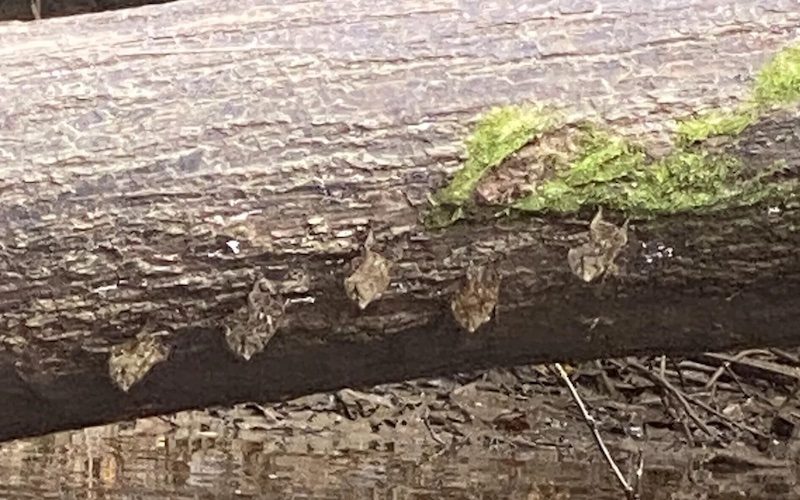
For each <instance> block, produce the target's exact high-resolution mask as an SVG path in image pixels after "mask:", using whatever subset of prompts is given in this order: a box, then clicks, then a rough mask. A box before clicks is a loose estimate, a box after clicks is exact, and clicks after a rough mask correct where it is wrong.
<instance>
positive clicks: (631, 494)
mask: <svg viewBox="0 0 800 500" xmlns="http://www.w3.org/2000/svg"><path fill="white" fill-rule="evenodd" d="M553 369H554V371H555V372H556V373H557V374H558V376H559V377H561V380H562V381H563V382H564V383H565V384H566V386H567V389H569V393H570V395H571V396H572V399H573V400H574V401H575V403H576V404H577V405H578V408H579V409H580V411H581V416H583V421H584V422H586V425H587V426H589V430H590V431H592V436H593V437H594V441H595V443H597V447H598V448H600V453H602V454H603V458H605V460H606V463H608V466H609V467H610V468H611V471H612V472H613V473H614V475H615V476H616V478H617V481H618V482H619V484H620V486H621V487H622V489H623V490H624V491H625V496H626V497H627V498H629V499H636V498H638V497H637V495H636V492H635V491H634V489H633V488H632V487H631V485H630V484H629V483H628V481H627V480H626V479H625V476H623V475H622V471H620V470H619V467H618V466H617V463H616V462H615V461H614V457H612V456H611V453H610V452H609V451H608V448H607V447H606V444H605V443H604V442H603V438H602V437H601V436H600V431H599V430H598V429H597V421H596V420H595V419H594V417H592V416H591V415H590V414H589V411H588V410H587V409H586V405H584V404H583V399H581V396H580V394H578V390H577V389H576V388H575V385H574V384H573V383H572V380H571V379H570V378H569V375H567V372H566V371H565V370H564V367H563V366H561V363H554V364H553Z"/></svg>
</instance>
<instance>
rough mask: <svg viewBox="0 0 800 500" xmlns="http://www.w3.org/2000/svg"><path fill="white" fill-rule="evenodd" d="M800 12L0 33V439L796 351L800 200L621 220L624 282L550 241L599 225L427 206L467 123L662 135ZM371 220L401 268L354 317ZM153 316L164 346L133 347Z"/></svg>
mask: <svg viewBox="0 0 800 500" xmlns="http://www.w3.org/2000/svg"><path fill="white" fill-rule="evenodd" d="M798 7H800V3H798V2H797V1H781V0H768V1H763V0H758V1H756V0H749V1H736V2H734V1H724V0H713V1H708V0H704V1H694V2H693V1H679V0H676V1H662V2H655V3H653V2H644V1H641V2H630V1H627V0H625V1H621V0H619V1H615V0H602V1H591V2H584V1H551V2H535V3H530V2H510V1H500V0H497V1H493V2H486V1H481V2H471V1H445V0H426V1H425V2H414V1H406V2H389V1H387V2H360V1H353V2H323V1H311V2H308V1H303V2H300V1H297V2H293V1H292V2H280V3H275V4H273V3H271V2H270V3H267V2H256V1H253V0H236V1H233V0H223V1H213V2H212V1H185V2H176V3H170V4H165V5H159V6H148V7H143V8H140V9H133V10H126V11H117V12H108V13H103V14H96V15H92V16H78V17H72V18H60V19H52V20H46V21H43V22H37V23H30V24H21V23H12V24H5V25H0V67H2V71H0V102H2V107H0V228H2V233H1V234H0V273H2V280H1V281H0V438H11V437H15V436H23V435H30V434H36V433H43V432H47V431H51V430H55V429H60V428H67V427H74V426H81V425H87V424H93V423H100V422H107V421H110V420H115V419H122V418H129V417H133V416H138V415H145V414H154V413H158V412H167V411H172V410H177V409H181V408H189V407H198V406H205V405H211V404H217V403H231V402H235V401H242V400H248V399H262V400H275V399H279V398H285V397H289V396H292V395H298V394H302V393H307V392H311V391H319V390H327V389H334V388H337V387H342V386H346V385H357V384H370V383H377V382H381V381H390V380H396V379H401V378H408V377H414V376H422V375H427V374H433V373H440V372H445V371H452V370H467V369H473V368H478V367H486V366H490V365H494V364H515V363H527V362H538V361H547V360H554V359H563V358H569V359H587V358H592V357H600V356H621V355H627V354H634V353H643V352H648V353H656V352H668V353H681V352H690V351H703V350H710V349H722V348H732V347H736V346H744V345H752V344H765V343H769V344H775V345H780V344H789V343H796V340H795V337H796V336H797V333H796V328H795V326H794V325H796V324H797V320H798V319H800V308H798V304H797V300H796V297H797V294H798V292H800V265H798V264H800V263H799V262H798V259H797V257H796V254H795V249H796V248H797V243H798V237H797V235H796V231H795V228H796V226H797V224H798V223H800V214H799V213H798V212H797V211H796V209H794V208H791V207H788V208H786V209H785V210H782V211H781V212H780V213H779V214H768V213H767V211H766V210H765V207H759V208H753V209H742V210H737V211H730V212H727V213H724V214H718V215H715V216H706V217H689V216H676V217H671V218H663V219H659V220H654V221H649V222H643V221H633V222H632V223H631V227H630V230H629V243H628V245H627V246H626V247H625V249H623V251H622V252H621V254H620V258H619V265H620V272H619V274H618V275H617V276H614V277H609V278H608V279H606V280H603V281H601V282H593V283H589V284H586V283H583V282H582V281H580V280H578V279H577V278H576V277H575V276H574V275H573V274H572V273H571V272H570V269H569V266H568V265H567V258H566V255H567V251H568V249H569V248H570V247H571V246H574V245H575V236H576V235H579V234H582V233H585V231H586V225H587V223H588V220H589V218H590V217H591V215H592V214H581V215H580V216H576V217H575V218H572V219H566V218H559V219H555V218H548V219H545V218H534V217H525V218H519V219H513V220H512V219H508V220H505V219H500V220H497V221H489V222H483V223H482V222H473V223H464V224H457V225H454V226H452V227H450V228H448V229H446V230H441V231H428V230H426V229H424V228H423V227H422V226H421V225H420V223H419V222H418V220H419V215H420V212H421V210H423V209H424V208H425V205H426V203H427V202H426V199H427V196H428V195H429V194H430V193H431V191H432V190H433V189H435V188H436V187H437V186H439V185H441V184H442V183H443V182H444V181H445V179H446V178H447V176H448V175H449V174H451V173H452V172H453V171H454V170H455V169H456V168H458V166H459V165H460V162H461V155H462V146H461V144H462V142H461V141H462V140H463V138H464V136H465V134H466V133H467V131H468V126H469V124H470V120H471V118H472V117H474V116H475V115H476V113H478V112H480V111H483V110H485V109H486V108H487V107H489V106H491V105H494V104H499V103H507V102H519V101H524V100H534V101H547V102H557V103H558V102H560V103H569V104H571V105H573V107H574V109H575V112H576V113H578V114H582V115H586V116H595V117H598V118H599V119H602V120H603V121H605V122H608V123H609V124H611V125H612V126H614V127H617V128H618V129H619V130H621V131H622V132H623V133H625V134H631V135H636V136H637V137H640V138H644V139H646V140H647V141H648V142H649V144H650V146H651V147H653V148H655V149H657V148H658V147H661V146H663V145H664V143H665V140H664V137H665V134H666V132H667V130H668V127H669V126H670V125H671V124H672V122H671V121H670V120H671V119H672V118H674V117H676V116H681V115H686V114H689V113H691V112H692V111H696V110H698V109H701V108H703V107H707V106H719V105H727V104H732V103H735V102H736V101H737V100H738V99H740V98H741V96H742V95H743V94H744V92H746V91H747V81H748V80H749V78H750V77H751V76H752V74H753V69H754V68H757V67H758V66H760V65H761V64H762V63H763V62H765V61H766V60H767V58H768V57H770V55H772V54H773V53H775V52H776V51H777V50H779V49H780V48H782V47H784V46H785V45H786V44H787V43H788V42H789V41H790V40H792V39H793V38H794V37H796V33H797V31H798V29H800V8H798ZM798 123H800V118H798V114H797V113H796V112H784V113H777V114H773V115H770V116H768V117H766V118H764V119H762V120H761V121H760V122H759V123H758V124H756V125H755V126H753V127H751V128H750V129H748V131H747V132H746V133H745V134H744V135H743V136H742V138H741V140H740V141H739V142H738V143H737V146H736V148H737V152H738V154H740V155H741V156H743V157H745V156H746V157H750V158H752V160H753V161H752V162H751V163H752V164H753V165H760V164H766V163H767V161H768V160H771V159H774V158H776V157H777V158H781V159H784V160H786V161H787V163H788V165H789V167H793V166H796V165H797V164H798V156H797V155H798V151H800V138H798V132H797V128H798ZM790 170H791V169H790ZM370 231H372V233H373V235H374V243H373V244H372V246H371V250H372V251H374V252H376V253H377V254H379V255H381V256H383V257H385V258H387V259H389V260H390V261H391V262H392V264H391V267H390V275H391V284H390V286H389V288H388V290H387V291H386V292H385V293H384V294H383V295H382V297H380V298H379V299H377V300H373V301H372V302H371V303H370V304H368V305H367V306H366V308H365V309H363V310H361V309H360V308H359V307H358V306H357V305H356V303H355V302H354V301H353V300H351V298H349V297H348V294H347V293H346V292H345V286H344V280H345V278H346V277H348V276H349V275H350V274H351V273H352V272H353V269H354V266H355V265H356V264H358V258H359V256H361V255H362V252H363V243H364V242H365V240H366V239H367V235H368V233H369V232H370ZM659 245H663V249H662V250H664V251H661V252H659V250H658V248H659ZM666 248H670V249H671V251H668V252H667V251H665V249H666ZM354 259H356V261H355V262H353V260H354ZM471 261H474V262H477V263H483V262H488V261H492V262H494V263H495V267H496V271H497V273H498V275H499V277H500V278H501V280H502V281H501V284H500V287H499V302H498V306H497V310H496V312H495V314H494V317H493V318H492V320H491V321H490V322H489V323H487V324H485V325H483V326H481V327H479V328H478V329H477V331H476V332H475V333H467V332H466V331H465V329H464V327H463V326H462V324H460V323H459V322H458V321H456V320H455V319H454V318H453V314H452V312H451V305H450V303H451V298H452V297H453V295H454V293H456V290H458V287H459V286H460V283H461V282H462V280H463V278H464V276H465V274H466V273H467V267H468V264H469V263H470V262H471ZM262 278H266V279H267V280H268V282H267V283H268V284H269V286H266V285H264V282H263V280H262ZM270 286H271V287H274V288H275V290H273V292H274V293H273V292H270V291H269V287H270ZM362 291H363V290H362ZM264 297H267V299H264ZM270 297H271V298H270ZM276 297H277V299H276ZM278 302H280V304H278ZM267 317H269V318H270V321H271V320H272V319H275V323H274V325H273V323H272V322H270V323H269V325H268V326H264V325H265V324H266V323H264V321H260V320H264V318H267ZM243 325H244V326H248V327H249V326H253V328H255V329H256V330H257V333H258V335H257V338H256V339H255V340H253V339H250V340H252V341H253V342H256V343H260V344H259V345H263V344H264V343H266V348H265V349H264V351H263V352H260V353H259V352H257V351H258V350H257V349H255V350H254V351H253V354H252V357H251V358H250V359H249V360H247V361H246V360H245V359H243V358H241V357H239V356H237V355H235V354H234V353H233V352H232V351H231V350H230V349H229V348H228V345H227V343H226V334H227V335H228V336H231V335H233V336H235V335H238V333H237V332H241V331H243V330H244V328H243ZM273 326H275V328H273ZM140 334H155V336H154V337H150V338H148V340H143V341H142V342H140V343H139V344H126V342H129V341H131V339H134V338H136V336H137V335H140ZM272 335H274V338H273V337H272ZM153 339H155V340H153ZM153 342H155V343H156V344H157V347H155V348H153V349H150V350H149V351H147V352H145V353H144V354H142V353H141V352H139V351H137V349H140V348H141V349H144V348H143V347H141V346H143V345H144V346H145V347H147V346H150V345H151V343H153ZM252 345H254V344H251V348H252ZM126 353H128V354H129V355H130V356H132V357H136V356H138V358H137V359H149V360H154V361H158V360H162V359H163V361H161V362H160V363H158V364H156V365H155V366H154V367H153V368H152V370H150V371H149V372H148V373H146V374H144V377H143V378H141V375H142V373H138V372H137V368H136V367H134V368H130V367H126V366H122V365H119V364H118V363H117V362H116V361H111V362H110V361H109V360H110V359H111V360H119V359H128V358H126ZM143 363H144V364H145V365H146V367H149V364H147V363H146V362H143ZM109 364H111V368H109ZM126 370H127V372H126ZM123 372H124V373H123ZM131 372H133V375H131ZM110 373H117V374H118V375H119V374H120V373H122V375H119V377H118V379H117V383H116V384H115V383H114V381H113V380H112V378H111V376H110ZM126 377H127V378H126ZM140 378H141V380H139V379H140ZM120 380H123V381H124V380H127V381H128V382H130V381H132V383H131V384H128V383H127V382H120ZM120 386H123V387H127V386H129V391H127V392H126V391H124V390H122V389H121V388H120Z"/></svg>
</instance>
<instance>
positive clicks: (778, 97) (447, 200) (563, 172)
mask: <svg viewBox="0 0 800 500" xmlns="http://www.w3.org/2000/svg"><path fill="white" fill-rule="evenodd" d="M796 101H800V45H798V46H794V47H789V48H787V49H785V50H783V51H781V52H780V53H778V54H777V55H776V56H775V57H774V58H773V59H772V60H771V61H770V62H769V63H767V64H766V65H765V66H764V67H763V68H762V69H761V71H760V72H759V73H758V75H757V76H756V79H755V84H754V87H753V90H752V95H751V96H750V97H749V98H747V99H746V100H745V104H743V105H742V106H739V107H738V108H735V109H731V110H711V111H708V112H706V113H703V114H700V115H699V116H696V117H693V118H690V119H686V120H684V121H681V122H679V124H678V127H677V130H676V141H675V142H676V144H677V147H676V149H675V150H674V151H673V152H672V153H671V154H670V155H668V156H666V157H665V158H662V159H659V160H652V159H650V160H648V158H647V156H646V155H645V153H644V152H643V150H642V148H640V147H638V146H636V145H634V144H631V143H630V142H629V141H627V140H626V139H624V138H622V137H619V136H616V135H614V134H611V133H609V132H606V131H603V130H600V129H599V128H597V127H596V126H592V125H588V126H587V125H584V126H581V127H578V128H575V127H571V126H567V125H564V124H563V123H561V122H560V121H559V119H558V117H557V116H555V114H554V113H551V112H546V111H544V110H543V109H541V108H536V107H533V106H505V107H500V108H494V109H492V110H491V111H489V112H488V113H486V114H485V115H484V116H483V117H482V118H481V119H480V120H479V122H478V124H477V126H476V128H475V131H474V133H473V134H472V135H471V136H470V137H469V139H468V140H467V141H466V142H467V143H466V146H467V160H466V162H465V165H464V167H463V168H462V169H461V170H460V171H459V172H458V173H457V174H456V175H455V177H454V178H453V180H452V182H451V183H450V184H449V185H448V186H447V187H445V188H444V189H443V190H442V191H441V192H439V193H438V194H437V195H436V196H435V197H434V199H433V205H434V210H432V211H431V214H432V215H431V216H432V217H433V219H432V220H434V221H435V223H436V224H437V225H439V226H441V225H448V224H450V223H452V222H454V221H455V220H457V219H458V218H460V217H462V216H463V211H462V210H461V207H462V206H464V205H465V204H467V203H468V202H469V201H470V199H471V197H472V194H473V192H474V191H475V189H476V188H477V187H478V185H479V182H480V181H481V179H482V178H483V176H484V174H486V172H487V171H489V170H491V169H492V168H495V167H497V166H498V165H500V164H501V163H502V162H503V161H504V160H505V159H506V158H508V157H509V156H510V155H512V154H513V153H514V152H516V151H518V150H519V149H520V148H522V147H523V146H525V145H526V144H529V143H530V144H531V145H532V146H534V148H533V150H532V152H531V151H526V158H527V159H528V161H530V162H532V163H531V165H532V166H537V168H535V169H532V170H531V174H535V176H538V178H537V179H536V182H535V187H533V191H532V193H531V194H530V195H528V196H525V197H524V198H522V199H519V200H517V201H516V202H514V203H513V204H512V205H511V207H512V208H513V209H516V210H520V211H529V212H574V211H577V210H579V209H580V208H582V207H585V206H605V207H607V208H610V209H617V210H621V211H624V212H626V213H628V214H639V215H647V214H665V213H677V212H686V211H693V212H698V211H712V210H718V209H723V208H732V207H737V206H749V205H752V204H754V203H758V202H761V201H764V200H766V199H767V198H770V197H772V196H786V195H787V193H797V190H798V183H797V181H788V182H775V181H774V180H772V181H771V180H770V179H769V178H768V177H769V176H771V175H772V174H773V173H774V172H773V171H768V172H764V173H762V174H760V175H759V176H757V177H748V176H747V175H745V173H744V171H743V166H742V164H741V162H740V160H738V159H737V158H735V157H733V156H731V155H726V154H720V153H714V152H711V151H708V150H707V149H705V148H707V146H706V145H705V144H704V141H706V140H707V139H708V138H710V137H714V136H730V137H734V136H737V135H738V134H740V133H741V132H742V131H743V130H745V129H746V128H747V127H748V126H750V125H751V124H753V123H755V122H756V121H757V120H758V119H759V118H760V117H761V115H762V114H763V113H765V112H767V111H768V110H769V109H771V108H772V107H774V106H776V105H786V104H791V103H793V102H796ZM534 140H538V141H537V142H533V141H534ZM554 145H555V147H554ZM548 148H550V149H548ZM776 168H777V167H776Z"/></svg>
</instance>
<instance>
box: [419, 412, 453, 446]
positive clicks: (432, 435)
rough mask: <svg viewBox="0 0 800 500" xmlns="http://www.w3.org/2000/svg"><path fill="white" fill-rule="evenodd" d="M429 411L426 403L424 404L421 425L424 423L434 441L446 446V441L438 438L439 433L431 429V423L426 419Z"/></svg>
mask: <svg viewBox="0 0 800 500" xmlns="http://www.w3.org/2000/svg"><path fill="white" fill-rule="evenodd" d="M430 412H431V410H430V408H429V407H428V405H425V411H424V412H423V414H422V423H423V425H425V428H426V429H428V432H429V433H430V435H431V437H432V438H433V440H434V441H436V442H437V443H439V444H440V445H442V446H447V443H446V442H445V441H444V439H442V438H440V437H439V435H438V434H436V432H435V431H434V430H433V427H431V423H430V422H429V421H428V416H429V415H430Z"/></svg>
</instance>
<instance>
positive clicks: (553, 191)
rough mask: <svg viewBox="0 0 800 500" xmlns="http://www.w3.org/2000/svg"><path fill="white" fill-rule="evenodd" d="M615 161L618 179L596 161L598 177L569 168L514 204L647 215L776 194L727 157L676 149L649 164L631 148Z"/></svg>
mask: <svg viewBox="0 0 800 500" xmlns="http://www.w3.org/2000/svg"><path fill="white" fill-rule="evenodd" d="M611 163H612V164H613V163H614V162H611ZM616 165H617V166H619V165H624V166H625V168H624V169H619V170H617V171H616V172H617V174H618V175H616V176H615V177H614V178H611V179H609V178H608V175H607V169H608V167H609V162H600V163H598V164H596V165H595V168H596V169H597V170H596V171H597V175H596V176H595V177H594V178H591V179H590V180H589V181H588V182H584V183H582V184H577V185H576V184H574V183H573V182H572V180H571V172H569V171H568V172H565V173H564V174H562V175H560V176H558V177H556V178H554V179H552V180H550V181H549V182H547V183H545V184H543V185H542V186H540V187H539V188H538V189H537V190H536V192H534V193H532V194H531V195H529V196H527V197H525V198H523V199H521V200H519V201H518V202H516V203H515V204H514V208H516V209H518V210H522V211H533V212H574V211H577V210H578V209H580V208H581V207H584V206H604V207H607V208H610V209H615V210H620V211H622V212H625V213H627V214H629V215H641V216H646V215H655V214H666V213H669V214H672V213H679V212H687V211H692V212H703V211H710V210H716V209H721V208H728V207H733V206H747V205H752V204H753V203H757V202H759V201H762V200H764V199H766V198H767V197H769V196H770V195H772V194H775V189H774V186H772V185H771V184H770V183H767V182H765V181H764V179H762V178H756V179H745V178H744V177H743V176H742V165H741V163H740V162H739V161H738V160H737V159H736V158H734V157H732V156H728V155H715V154H711V153H707V152H702V151H700V152H697V151H688V150H678V151H676V152H674V153H672V154H671V155H669V156H667V157H665V158H663V159H660V160H658V161H655V162H652V163H650V164H646V165H645V164H644V162H643V158H642V157H641V156H638V155H637V154H636V153H632V152H628V153H626V154H624V155H622V156H620V157H619V158H618V159H617V160H616ZM582 177H583V178H584V180H585V176H582Z"/></svg>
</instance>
